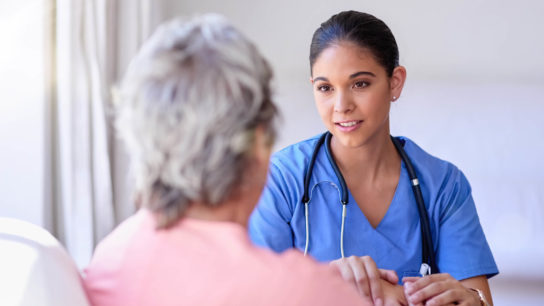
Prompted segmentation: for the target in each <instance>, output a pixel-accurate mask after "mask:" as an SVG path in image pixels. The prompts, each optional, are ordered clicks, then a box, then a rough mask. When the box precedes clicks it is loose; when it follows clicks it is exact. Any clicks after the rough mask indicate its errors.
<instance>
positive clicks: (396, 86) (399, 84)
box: [389, 66, 406, 102]
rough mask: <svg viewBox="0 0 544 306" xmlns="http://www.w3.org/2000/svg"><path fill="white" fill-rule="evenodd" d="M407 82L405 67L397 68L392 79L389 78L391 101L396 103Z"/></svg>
mask: <svg viewBox="0 0 544 306" xmlns="http://www.w3.org/2000/svg"><path fill="white" fill-rule="evenodd" d="M405 81H406V68H404V66H397V67H395V69H394V70H393V73H392V75H391V77H390V78H389V85H390V86H391V87H390V94H391V97H390V100H391V102H395V101H396V100H397V99H398V98H399V97H400V95H401V93H402V88H404V82H405Z"/></svg>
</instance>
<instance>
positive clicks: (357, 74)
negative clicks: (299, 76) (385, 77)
mask: <svg viewBox="0 0 544 306" xmlns="http://www.w3.org/2000/svg"><path fill="white" fill-rule="evenodd" d="M360 75H369V76H371V77H376V75H375V74H374V73H372V72H370V71H358V72H355V73H353V74H351V75H350V76H349V78H350V79H354V78H356V77H358V76H360ZM313 80H314V82H316V81H324V82H328V81H329V79H327V78H326V77H322V76H319V77H315V78H314V79H313Z"/></svg>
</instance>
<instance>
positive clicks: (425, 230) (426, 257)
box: [302, 131, 438, 275]
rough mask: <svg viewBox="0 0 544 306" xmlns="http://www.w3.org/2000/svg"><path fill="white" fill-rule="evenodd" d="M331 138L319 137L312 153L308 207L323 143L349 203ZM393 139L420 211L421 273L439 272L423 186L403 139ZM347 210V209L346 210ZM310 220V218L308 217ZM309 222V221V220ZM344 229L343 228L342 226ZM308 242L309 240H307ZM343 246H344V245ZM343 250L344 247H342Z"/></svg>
mask: <svg viewBox="0 0 544 306" xmlns="http://www.w3.org/2000/svg"><path fill="white" fill-rule="evenodd" d="M331 138H332V134H331V133H330V132H328V131H327V132H325V133H323V135H321V137H319V139H318V140H317V143H316V144H315V148H314V151H313V153H312V157H311V159H310V163H309V165H308V169H307V170H306V174H305V175H304V194H303V196H302V203H303V204H305V207H306V208H307V204H308V203H309V202H310V198H309V193H308V191H309V187H310V179H311V177H312V172H313V169H314V164H315V160H316V158H317V154H318V153H319V149H320V148H321V146H322V145H323V143H325V144H326V146H325V153H326V154H327V159H328V160H329V163H330V165H331V167H332V169H333V170H334V173H335V174H336V177H337V178H338V181H339V183H340V189H341V202H342V205H343V206H344V209H345V205H347V204H348V188H347V185H346V181H345V180H344V176H343V175H342V173H341V172H340V169H338V165H337V164H336V161H335V160H334V158H333V156H332V154H331V149H330V145H331ZM391 141H393V144H394V145H395V148H396V149H397V152H398V153H399V155H400V157H401V158H402V160H403V161H404V165H405V166H406V170H407V171H408V176H409V177H410V183H411V185H412V191H413V193H414V197H415V199H416V203H417V208H418V213H419V219H420V223H421V240H422V266H421V269H420V273H421V274H423V275H426V274H430V273H438V268H437V266H436V261H435V256H434V251H433V243H432V236H431V225H430V222H429V216H428V214H427V209H426V208H425V202H424V200H423V195H422V193H421V187H420V185H419V180H418V178H417V175H416V172H415V170H414V166H413V165H412V162H411V161H410V159H409V158H408V155H407V154H406V152H405V151H404V148H403V145H402V143H401V140H400V139H398V138H395V137H393V136H391ZM344 211H345V210H344ZM306 218H308V212H307V211H306ZM306 220H308V219H306ZM307 222H308V221H307ZM308 230H309V229H308V224H307V227H306V231H307V233H306V237H307V239H308V237H309V236H308ZM342 230H343V228H342ZM307 242H308V241H307ZM342 248H343V247H342ZM342 251H343V249H342Z"/></svg>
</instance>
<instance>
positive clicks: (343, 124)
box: [334, 120, 363, 132]
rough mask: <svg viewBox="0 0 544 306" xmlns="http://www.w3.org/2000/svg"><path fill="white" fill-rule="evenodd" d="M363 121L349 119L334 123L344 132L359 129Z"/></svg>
mask: <svg viewBox="0 0 544 306" xmlns="http://www.w3.org/2000/svg"><path fill="white" fill-rule="evenodd" d="M362 123H363V120H349V121H339V122H335V123H334V124H335V125H336V127H337V128H338V129H339V130H340V131H342V132H351V131H354V130H356V129H358V128H359V127H360V126H361V124H362Z"/></svg>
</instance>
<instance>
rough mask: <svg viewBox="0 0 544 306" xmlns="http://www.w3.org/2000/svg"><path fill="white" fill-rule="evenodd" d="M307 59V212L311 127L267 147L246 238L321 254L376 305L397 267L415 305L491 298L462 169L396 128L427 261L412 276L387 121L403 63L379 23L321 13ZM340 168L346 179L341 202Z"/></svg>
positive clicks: (417, 250) (416, 262)
mask: <svg viewBox="0 0 544 306" xmlns="http://www.w3.org/2000/svg"><path fill="white" fill-rule="evenodd" d="M310 67H311V77H310V81H311V83H312V85H313V92H314V98H315V103H316V107H317V110H318V112H319V114H320V116H321V119H322V120H323V123H324V124H325V127H326V129H327V130H328V132H329V133H330V134H331V137H330V140H329V141H330V142H328V141H327V140H325V143H324V144H323V145H322V146H321V147H320V148H318V150H316V156H315V163H314V165H313V167H312V168H313V170H312V173H311V176H309V185H308V194H307V198H308V200H309V202H308V206H307V213H306V210H305V205H304V203H303V197H304V178H305V176H306V173H307V171H308V170H309V164H310V161H311V159H312V154H313V152H314V150H315V148H316V143H317V142H318V140H319V138H320V136H321V135H318V136H316V137H313V138H310V139H307V140H304V141H302V142H299V143H297V144H294V145H291V146H289V147H287V148H285V149H283V150H281V151H279V152H277V153H276V154H275V155H274V156H273V157H272V159H271V165H270V169H269V178H268V182H267V185H266V187H265V190H264V193H263V195H262V197H261V199H260V203H259V204H258V206H257V208H256V209H255V211H254V212H253V214H252V216H251V219H250V224H249V231H250V236H251V238H252V240H253V241H254V242H255V243H256V244H258V245H262V246H266V247H269V248H271V249H273V250H275V251H277V252H282V251H284V250H287V249H290V248H298V249H299V250H301V251H307V253H309V254H310V255H311V256H313V257H314V258H316V259H317V260H319V261H325V262H327V261H328V262H331V264H332V265H335V266H337V267H338V269H339V270H340V272H341V273H342V275H343V276H344V278H345V279H347V280H350V281H353V282H355V283H356V285H357V286H358V288H359V291H360V293H361V294H362V295H363V296H365V297H366V298H367V299H368V300H370V301H372V302H374V303H375V304H377V305H381V304H382V303H383V301H384V299H387V296H384V291H383V288H384V286H385V283H393V284H396V283H397V282H398V281H399V278H400V279H401V280H402V281H403V283H404V286H400V285H397V286H396V290H397V291H398V292H400V293H401V294H403V295H404V296H405V297H406V299H407V300H408V302H410V303H411V304H414V305H423V304H425V305H446V304H451V303H459V304H463V305H481V304H485V303H487V302H488V301H489V302H490V303H491V293H490V290H489V285H488V282H487V278H489V277H491V276H493V275H495V274H497V273H498V269H497V266H496V264H495V261H494V259H493V255H492V253H491V250H490V248H489V246H488V244H487V241H486V238H485V235H484V233H483V230H482V227H481V225H480V222H479V219H478V215H477V212H476V208H475V205H474V201H473V199H472V195H471V188H470V185H469V183H468V181H467V179H466V178H465V176H464V174H463V173H462V172H461V171H460V170H459V169H458V168H457V167H455V166H454V165H453V164H451V163H449V162H447V161H444V160H441V159H439V158H436V157H434V156H432V155H430V154H429V153H427V152H425V151H424V150H423V149H421V148H420V147H419V146H418V145H417V144H415V143H414V142H413V141H411V140H410V139H409V138H406V137H401V138H398V139H399V143H400V144H401V145H402V147H403V149H404V152H406V154H407V156H408V158H409V159H410V161H411V163H412V164H413V168H414V170H415V173H416V174H417V176H418V181H419V184H420V187H421V192H422V195H423V200H424V203H425V210H426V213H427V216H428V219H429V224H430V225H429V228H430V232H431V238H432V242H430V243H429V244H430V245H431V243H432V245H431V246H430V248H431V249H432V252H433V255H434V258H435V263H436V265H435V268H434V271H431V272H432V273H433V274H432V275H429V276H425V277H420V274H419V271H420V266H421V263H422V256H423V255H422V234H421V230H422V229H421V224H420V217H419V213H418V206H417V204H416V199H415V196H414V193H413V191H412V185H411V180H410V178H409V175H408V172H407V165H406V163H405V162H404V161H403V160H402V159H401V157H400V155H399V153H398V151H397V149H396V148H395V145H394V143H393V141H392V139H391V137H390V128H389V109H390V106H391V103H394V102H396V101H397V100H398V99H399V97H400V96H401V93H402V89H403V86H404V82H405V80H406V69H405V68H404V67H403V66H400V65H399V52H398V48H397V44H396V41H395V38H394V36H393V34H392V33H391V31H390V29H389V28H388V27H387V25H386V24H385V23H383V22H382V21H381V20H379V19H377V18H376V17H374V16H372V15H369V14H365V13H361V12H355V11H346V12H341V13H339V14H337V15H334V16H332V17H331V18H330V19H329V20H327V21H326V22H324V23H323V24H321V26H320V27H319V28H318V29H317V30H316V31H315V33H314V35H313V38H312V42H311V46H310ZM327 155H330V157H328V156H327ZM329 158H331V159H332V161H331V160H329ZM334 163H336V164H337V168H338V170H339V172H340V174H341V175H337V174H336V173H335V171H334V169H333V168H334V166H333V164H334ZM339 177H343V179H344V180H345V185H346V186H347V194H346V195H345V196H346V197H347V203H348V204H347V205H343V204H342V202H341V200H342V197H343V196H344V195H343V192H342V190H341V189H342V188H341V185H342V184H341V179H340V178H339ZM344 207H345V211H343V208H344ZM343 214H344V216H345V217H343ZM306 218H307V219H308V220H307V222H306ZM437 270H438V271H437ZM437 272H439V273H437Z"/></svg>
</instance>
